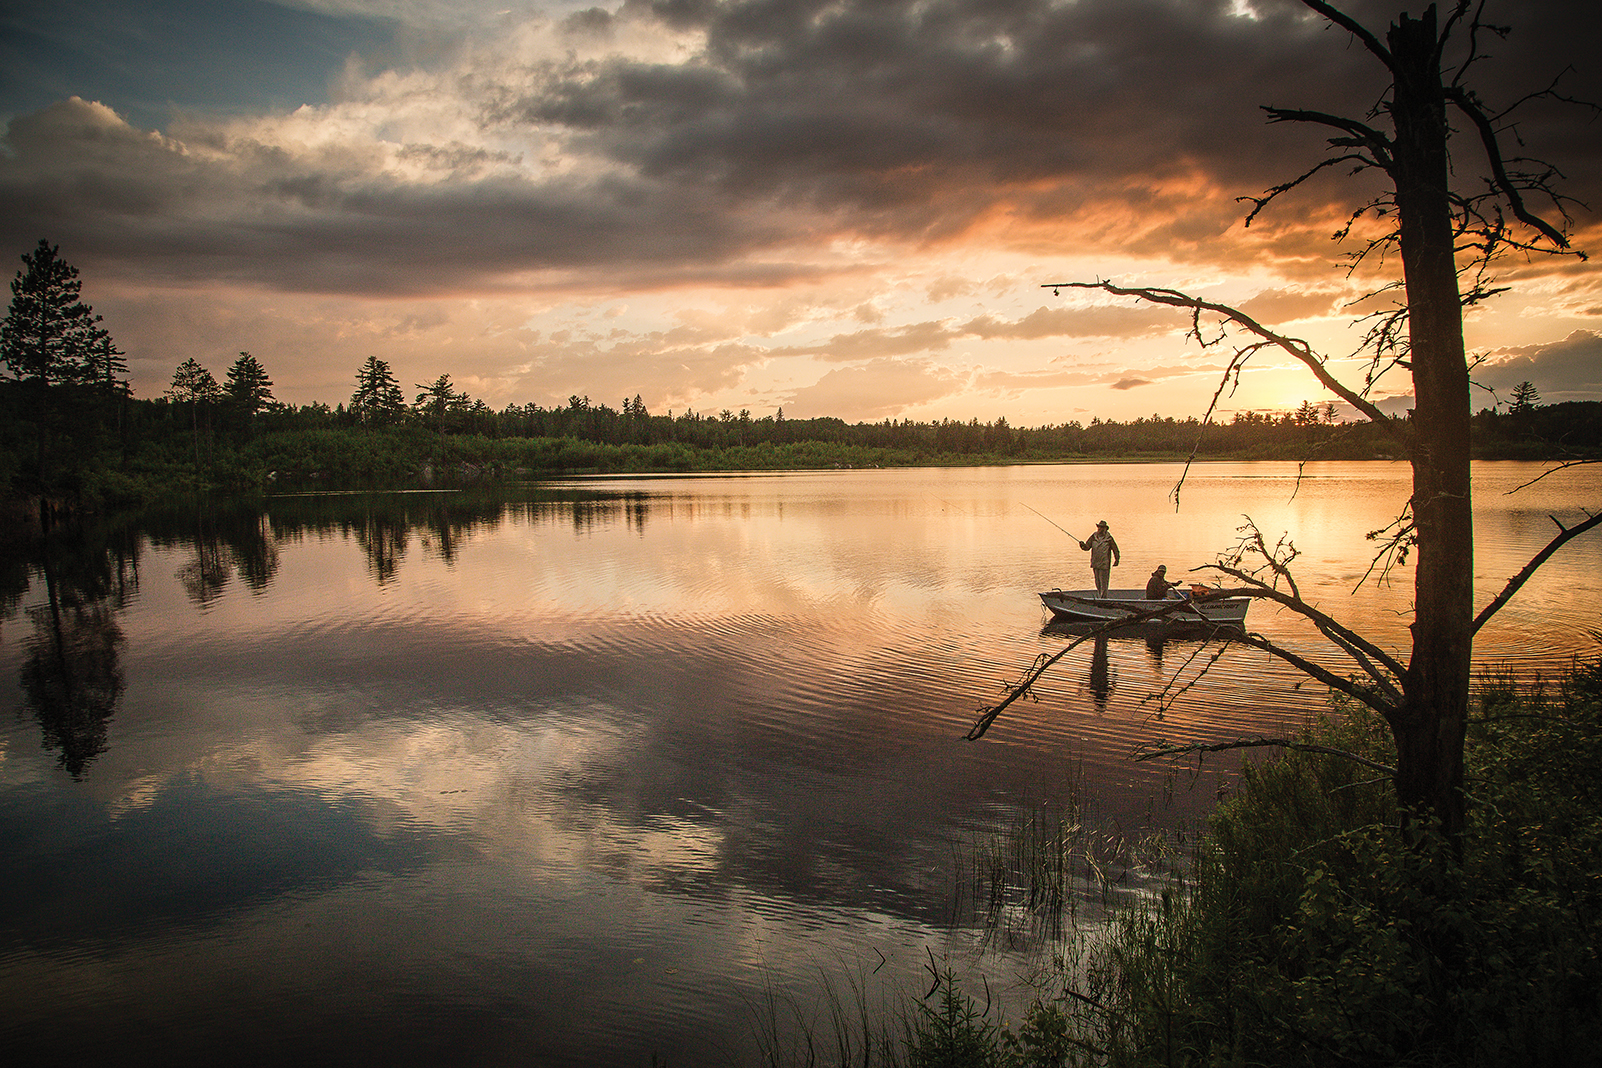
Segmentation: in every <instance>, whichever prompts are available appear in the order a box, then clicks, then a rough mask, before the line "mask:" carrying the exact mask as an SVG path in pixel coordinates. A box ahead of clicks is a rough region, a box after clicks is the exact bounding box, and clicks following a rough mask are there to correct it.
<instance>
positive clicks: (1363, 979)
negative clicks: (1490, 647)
mask: <svg viewBox="0 0 1602 1068" xmlns="http://www.w3.org/2000/svg"><path fill="white" fill-rule="evenodd" d="M1339 711H1340V713H1341V714H1340V715H1338V716H1334V717H1331V718H1330V719H1329V720H1328V721H1327V722H1324V723H1322V724H1319V725H1318V726H1317V727H1316V728H1315V729H1314V730H1312V731H1310V732H1309V735H1308V740H1310V741H1314V742H1316V743H1318V744H1320V745H1322V746H1328V747H1334V748H1340V749H1343V750H1345V751H1347V752H1352V753H1356V754H1359V755H1362V756H1366V757H1369V758H1371V759H1374V760H1379V761H1388V760H1389V759H1391V755H1390V753H1389V752H1388V748H1389V734H1388V732H1387V731H1386V730H1385V729H1384V725H1383V724H1382V723H1380V722H1378V721H1376V720H1374V719H1372V718H1371V717H1369V716H1368V715H1367V714H1365V713H1364V712H1363V711H1361V710H1358V709H1342V710H1339ZM1479 712H1480V714H1479V716H1478V717H1477V718H1476V720H1475V722H1474V724H1473V727H1472V734H1471V738H1470V743H1469V748H1468V760H1469V778H1470V781H1469V789H1470V792H1471V793H1472V795H1473V798H1474V802H1475V803H1474V808H1473V812H1472V816H1471V826H1470V828H1469V830H1468V833H1467V835H1466V838H1465V841H1464V844H1463V849H1462V855H1461V857H1459V856H1457V855H1455V854H1454V852H1453V851H1452V850H1451V849H1449V848H1447V847H1446V846H1445V845H1444V844H1443V843H1441V842H1439V841H1436V840H1432V839H1430V838H1428V837H1420V836H1418V835H1417V834H1415V832H1413V831H1410V830H1406V829H1404V828H1403V826H1402V824H1403V821H1402V820H1400V818H1399V815H1400V814H1399V813H1398V812H1397V810H1396V808H1395V804H1394V800H1393V795H1392V793H1391V790H1390V786H1389V783H1388V780H1387V779H1386V778H1385V777H1384V776H1382V775H1380V774H1378V773H1376V772H1374V771H1372V770H1370V769H1367V768H1365V767H1363V766H1362V765H1360V764H1357V763H1355V762H1353V761H1350V760H1347V759H1344V758H1342V757H1340V756H1337V755H1330V754H1324V753H1305V752H1291V753H1287V754H1285V755H1284V756H1282V757H1279V758H1277V759H1273V760H1269V761H1266V762H1264V763H1262V764H1260V765H1257V766H1248V767H1246V768H1245V769H1244V770H1243V772H1242V774H1241V777H1240V780H1239V783H1238V786H1237V788H1236V790H1235V791H1234V793H1233V795H1232V796H1231V797H1230V798H1228V799H1227V800H1225V801H1224V802H1222V803H1221V804H1220V805H1219V807H1218V809H1217V811H1216V812H1215V813H1214V815H1213V816H1212V818H1211V820H1210V825H1209V833H1208V835H1207V836H1206V837H1205V839H1204V840H1203V842H1202V844H1201V846H1200V847H1199V848H1198V850H1197V853H1196V856H1195V861H1194V865H1193V868H1192V871H1191V872H1190V875H1189V877H1188V879H1187V880H1186V881H1185V882H1184V883H1183V884H1182V885H1173V886H1170V887H1169V888H1168V889H1166V890H1164V891H1163V892H1162V893H1161V894H1159V895H1156V896H1155V897H1153V898H1152V899H1150V900H1149V901H1148V902H1147V903H1145V904H1144V905H1140V906H1135V907H1130V908H1127V909H1125V910H1124V911H1123V912H1122V913H1120V914H1119V915H1118V917H1117V918H1116V920H1115V922H1114V926H1113V930H1112V932H1111V936H1110V938H1109V939H1108V940H1107V941H1106V942H1105V943H1103V944H1102V945H1101V946H1100V948H1099V949H1097V950H1095V951H1094V952H1093V953H1092V955H1091V964H1090V968H1089V971H1088V979H1086V978H1083V977H1080V978H1075V977H1072V976H1066V975H1064V976H1060V977H1059V978H1058V981H1057V986H1056V988H1055V990H1048V991H1046V992H1044V993H1043V994H1042V996H1041V998H1040V999H1039V1000H1037V1001H1036V1002H1035V1003H1034V1005H1033V1006H1032V1007H1031V1008H1030V1009H1029V1011H1028V1012H1027V1014H1026V1015H1025V1018H1024V1019H1023V1020H1022V1021H1021V1022H1020V1023H1019V1024H1018V1025H1017V1026H1016V1028H1014V1027H1012V1026H1008V1025H1006V1024H1005V1023H1004V1022H1002V1021H999V1020H995V1019H992V1018H991V1017H990V1016H989V1015H988V1013H987V1012H986V1011H985V1010H983V1009H981V1008H979V1007H978V1006H977V1005H976V1003H975V1002H974V1000H973V999H972V998H971V997H970V996H969V995H968V993H967V992H965V991H963V990H962V989H959V987H958V985H957V983H956V982H955V980H954V979H953V978H952V976H951V975H950V974H949V973H943V974H940V975H938V976H937V982H936V985H935V987H934V989H933V990H932V991H931V993H930V995H929V996H928V997H926V998H924V999H922V1000H918V1001H915V1002H913V1003H912V1005H911V1007H910V1009H909V1011H908V1012H907V1013H906V1015H905V1016H903V1017H902V1018H901V1020H900V1030H901V1037H900V1038H899V1040H894V1041H892V1040H889V1039H887V1038H885V1037H883V1036H881V1038H880V1039H879V1040H878V1041H877V1042H876V1043H874V1044H872V1045H870V1046H868V1047H867V1048H866V1049H864V1050H862V1051H860V1052H859V1054H858V1055H857V1056H856V1057H855V1058H850V1059H851V1060H852V1063H860V1064H865V1065H867V1064H883V1065H909V1066H910V1065H918V1066H934V1065H940V1066H949V1068H957V1066H983V1068H1046V1066H1051V1068H1064V1066H1097V1068H1153V1066H1163V1068H1173V1066H1197V1068H1201V1066H1224V1065H1231V1066H1233V1065H1239V1066H1248V1065H1273V1066H1278V1065H1296V1066H1308V1068H1323V1066H1330V1068H1336V1066H1351V1065H1358V1066H1374V1068H1379V1066H1392V1065H1403V1066H1430V1068H1435V1066H1447V1065H1452V1066H1486V1068H1490V1066H1499V1065H1508V1064H1518V1065H1520V1066H1521V1068H1523V1066H1528V1068H1537V1066H1544V1065H1552V1066H1559V1065H1563V1066H1572V1065H1602V954H1599V943H1602V939H1599V932H1598V926H1599V918H1602V864H1599V862H1598V857H1602V776H1599V775H1598V773H1597V769H1598V768H1599V767H1602V661H1598V662H1597V663H1593V664H1590V665H1586V666H1582V667H1579V668H1577V669H1576V670H1575V671H1574V672H1573V673H1572V674H1571V675H1570V676H1569V677H1568V678H1567V679H1565V680H1564V682H1563V684H1562V685H1561V687H1559V688H1558V689H1557V690H1556V691H1555V692H1548V691H1547V690H1546V689H1544V688H1543V687H1541V686H1540V685H1536V686H1535V687H1533V688H1530V689H1527V690H1526V691H1525V692H1519V691H1518V690H1517V688H1516V687H1515V685H1514V684H1513V682H1512V680H1510V679H1496V680H1491V681H1490V682H1489V683H1487V684H1486V685H1485V686H1484V687H1483V692H1482V696H1481V700H1480V708H1479ZM770 1063H779V1062H778V1061H777V1060H771V1059H770Z"/></svg>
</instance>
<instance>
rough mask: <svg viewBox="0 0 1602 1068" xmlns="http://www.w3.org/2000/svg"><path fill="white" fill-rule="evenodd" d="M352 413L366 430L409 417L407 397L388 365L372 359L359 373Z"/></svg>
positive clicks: (352, 396)
mask: <svg viewBox="0 0 1602 1068" xmlns="http://www.w3.org/2000/svg"><path fill="white" fill-rule="evenodd" d="M350 410H351V411H352V412H353V413H355V415H356V420H357V422H359V423H361V424H362V425H363V426H383V425H385V424H387V423H393V422H396V421H397V420H399V419H400V417H401V416H402V415H403V414H405V412H406V395H405V394H404V393H402V392H401V388H400V383H399V382H397V381H395V375H394V374H393V373H392V372H391V371H390V369H389V364H388V363H386V362H385V361H383V360H380V359H379V358H378V357H377V356H369V357H367V362H366V363H364V364H362V365H361V366H360V367H358V368H357V369H356V392H355V393H352V394H351V397H350Z"/></svg>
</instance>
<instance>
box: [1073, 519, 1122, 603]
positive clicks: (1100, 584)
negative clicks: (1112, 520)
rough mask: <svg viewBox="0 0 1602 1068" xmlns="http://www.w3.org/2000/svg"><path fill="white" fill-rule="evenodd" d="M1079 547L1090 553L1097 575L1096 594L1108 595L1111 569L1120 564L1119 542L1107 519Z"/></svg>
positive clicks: (1092, 566)
mask: <svg viewBox="0 0 1602 1068" xmlns="http://www.w3.org/2000/svg"><path fill="white" fill-rule="evenodd" d="M1079 547H1080V548H1081V549H1084V550H1085V551H1086V552H1088V553H1090V572H1091V574H1093V575H1095V576H1096V596H1097V597H1105V596H1107V580H1108V577H1109V574H1110V571H1111V569H1112V568H1115V567H1117V566H1118V543H1117V542H1116V541H1114V540H1113V536H1112V533H1111V532H1110V531H1108V529H1107V521H1106V520H1105V519H1103V520H1102V521H1101V522H1100V523H1097V524H1096V533H1094V534H1092V535H1091V536H1090V539H1089V540H1088V541H1082V542H1080V543H1079Z"/></svg>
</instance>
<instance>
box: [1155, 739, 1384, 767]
mask: <svg viewBox="0 0 1602 1068" xmlns="http://www.w3.org/2000/svg"><path fill="white" fill-rule="evenodd" d="M1268 747H1272V748H1275V749H1293V750H1295V751H1296V752H1298V753H1322V754H1324V755H1325V756H1336V757H1340V758H1341V759H1343V760H1350V761H1351V762H1352V763H1354V764H1361V765H1362V766H1363V767H1365V768H1371V769H1373V770H1374V771H1380V772H1384V773H1385V774H1386V775H1395V774H1396V769H1395V768H1393V767H1391V766H1390V765H1389V764H1381V763H1380V762H1379V761H1377V760H1370V759H1369V758H1368V757H1365V756H1358V755H1357V754H1356V753H1349V752H1347V751H1346V750H1344V749H1336V748H1335V747H1334V746H1328V745H1314V744H1313V743H1311V742H1297V741H1293V740H1291V739H1289V738H1253V739H1250V740H1247V739H1242V740H1239V741H1234V742H1211V743H1206V744H1203V743H1196V744H1194V745H1163V746H1157V747H1155V748H1152V749H1148V750H1146V751H1144V752H1141V753H1136V754H1135V760H1136V761H1146V760H1156V759H1158V758H1159V757H1173V756H1184V755H1186V754H1187V753H1222V752H1224V751H1225V750H1228V749H1262V748H1268Z"/></svg>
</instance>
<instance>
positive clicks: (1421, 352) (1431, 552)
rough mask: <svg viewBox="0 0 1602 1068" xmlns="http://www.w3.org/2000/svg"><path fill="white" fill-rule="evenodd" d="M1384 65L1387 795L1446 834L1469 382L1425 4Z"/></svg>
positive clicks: (1459, 738)
mask: <svg viewBox="0 0 1602 1068" xmlns="http://www.w3.org/2000/svg"><path fill="white" fill-rule="evenodd" d="M1387 40H1388V44H1389V45H1390V51H1391V56H1392V58H1393V59H1394V61H1395V65H1396V69H1395V84H1394V89H1393V98H1392V103H1391V114H1392V120H1393V123H1394V128H1395V135H1396V138H1395V159H1394V161H1393V163H1394V170H1393V174H1392V176H1393V178H1394V179H1395V183H1396V204H1397V211H1398V215H1399V227H1400V244H1401V254H1402V264H1403V275H1404V279H1405V282H1406V286H1407V304H1408V317H1409V318H1408V331H1409V348H1410V353H1409V357H1410V359H1411V361H1412V369H1413V391H1414V398H1415V400H1414V409H1413V456H1412V461H1413V518H1414V522H1415V523H1416V525H1417V533H1418V543H1417V544H1418V551H1417V556H1416V558H1415V569H1416V570H1415V574H1414V617H1413V628H1412V629H1413V654H1412V660H1411V661H1410V662H1409V664H1408V669H1407V678H1406V681H1405V685H1404V692H1405V694H1406V699H1405V703H1404V706H1403V708H1402V710H1401V712H1400V714H1399V716H1398V717H1397V722H1395V723H1393V724H1392V729H1393V733H1394V734H1395V736H1396V743H1397V763H1396V768H1397V770H1396V790H1397V795H1398V797H1399V799H1400V800H1401V802H1402V803H1403V804H1404V805H1406V806H1409V807H1411V808H1413V809H1415V810H1416V811H1417V812H1418V814H1419V815H1420V816H1423V815H1424V811H1425V810H1427V811H1428V812H1429V813H1431V814H1432V816H1433V819H1434V821H1435V822H1436V824H1437V826H1438V827H1439V828H1440V829H1441V830H1442V831H1443V832H1444V833H1445V834H1446V835H1447V836H1448V837H1451V838H1456V837H1457V836H1459V835H1460V834H1461V832H1462V829H1463V819H1464V808H1463V733H1464V724H1465V721H1466V719H1467V717H1468V690H1469V676H1470V652H1471V649H1472V636H1473V635H1472V625H1473V620H1474V527H1473V517H1472V512H1471V487H1470V472H1469V377H1468V364H1467V360H1466V359H1465V355H1464V347H1463V310H1462V304H1461V301H1460V298H1459V295H1458V288H1457V267H1456V260H1455V257H1454V254H1453V231H1452V204H1451V200H1450V197H1449V193H1448V186H1447V181H1448V179H1447V168H1448V163H1447V152H1446V139H1447V125H1446V99H1445V95H1444V93H1443V90H1442V86H1441V74H1440V55H1439V51H1438V47H1439V46H1438V43H1437V37H1436V22H1435V9H1434V8H1433V7H1431V8H1429V9H1428V10H1427V11H1426V12H1425V13H1424V15H1423V17H1422V18H1420V19H1416V20H1415V19H1410V18H1408V17H1407V16H1406V15H1402V16H1401V17H1400V19H1399V20H1398V22H1397V23H1396V24H1395V25H1393V26H1392V27H1391V29H1390V33H1389V35H1388V38H1387Z"/></svg>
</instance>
